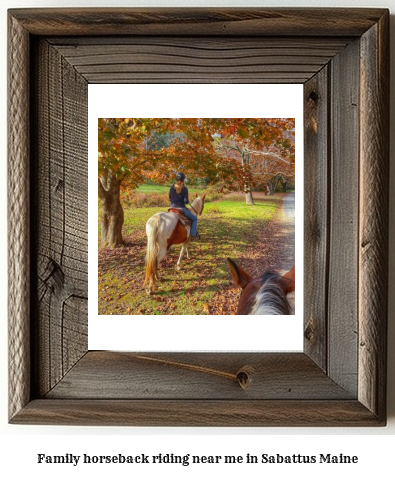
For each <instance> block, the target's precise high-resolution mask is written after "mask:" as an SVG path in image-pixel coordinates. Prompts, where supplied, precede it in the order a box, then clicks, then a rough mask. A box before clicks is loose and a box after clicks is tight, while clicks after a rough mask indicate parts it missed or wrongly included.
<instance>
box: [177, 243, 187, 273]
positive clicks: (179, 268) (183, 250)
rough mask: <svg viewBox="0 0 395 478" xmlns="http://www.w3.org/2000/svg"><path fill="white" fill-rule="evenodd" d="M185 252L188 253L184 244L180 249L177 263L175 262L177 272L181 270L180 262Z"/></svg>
mask: <svg viewBox="0 0 395 478" xmlns="http://www.w3.org/2000/svg"><path fill="white" fill-rule="evenodd" d="M185 251H187V252H188V246H187V244H186V243H185V242H184V244H183V245H182V247H181V251H180V257H179V258H178V261H177V270H181V261H182V258H183V257H184V254H185Z"/></svg>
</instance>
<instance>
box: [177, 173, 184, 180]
mask: <svg viewBox="0 0 395 478" xmlns="http://www.w3.org/2000/svg"><path fill="white" fill-rule="evenodd" d="M184 180H185V174H184V173H177V174H176V181H184Z"/></svg>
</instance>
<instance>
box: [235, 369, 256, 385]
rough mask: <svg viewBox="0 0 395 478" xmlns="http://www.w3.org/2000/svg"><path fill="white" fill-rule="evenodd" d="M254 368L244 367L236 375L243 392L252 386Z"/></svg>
mask: <svg viewBox="0 0 395 478" xmlns="http://www.w3.org/2000/svg"><path fill="white" fill-rule="evenodd" d="M253 372H254V368H253V367H251V366H250V365H246V366H244V367H242V368H241V369H240V370H239V371H238V372H237V374H236V378H237V382H238V384H239V385H240V387H241V388H242V389H243V390H246V389H247V388H249V387H250V386H251V384H252V377H253Z"/></svg>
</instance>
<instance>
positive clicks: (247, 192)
mask: <svg viewBox="0 0 395 478" xmlns="http://www.w3.org/2000/svg"><path fill="white" fill-rule="evenodd" d="M244 194H245V197H246V204H254V198H253V197H252V191H251V188H250V187H249V186H248V184H245V185H244Z"/></svg>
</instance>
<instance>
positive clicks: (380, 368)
mask: <svg viewBox="0 0 395 478" xmlns="http://www.w3.org/2000/svg"><path fill="white" fill-rule="evenodd" d="M388 36H389V13H388V10H385V9H319V8H317V9H191V8H186V9H130V8H129V9H15V10H10V11H9V45H8V48H9V101H8V107H9V163H8V164H9V398H10V399H9V420H10V423H21V424H56V425H61V424H66V425H133V426H140V425H144V426H145V425H149V426H164V425H175V426H383V425H385V423H386V321H387V284H388V282H387V281H388V271H387V267H388V266H387V248H388V189H389V185H388V170H389V42H388ZM92 82H95V83H100V82H102V83H121V82H124V83H133V82H145V83H158V82H163V83H169V82H170V83H182V82H188V83H200V82H208V83H209V82H214V83H221V82H222V83H252V82H253V83H271V82H277V83H287V82H293V83H295V82H296V83H303V84H304V95H305V98H304V102H305V119H304V122H305V147H304V149H305V224H304V230H305V259H304V262H305V285H304V291H305V300H304V303H305V311H304V315H305V319H304V324H305V325H304V343H305V345H304V352H303V353H260V354H258V353H165V354H164V353H151V354H145V358H144V359H143V358H142V357H141V354H140V355H138V354H136V353H119V352H106V351H88V349H87V230H88V226H87V206H86V204H87V134H86V128H87V85H88V83H92ZM243 333H251V332H249V331H245V332H243Z"/></svg>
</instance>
